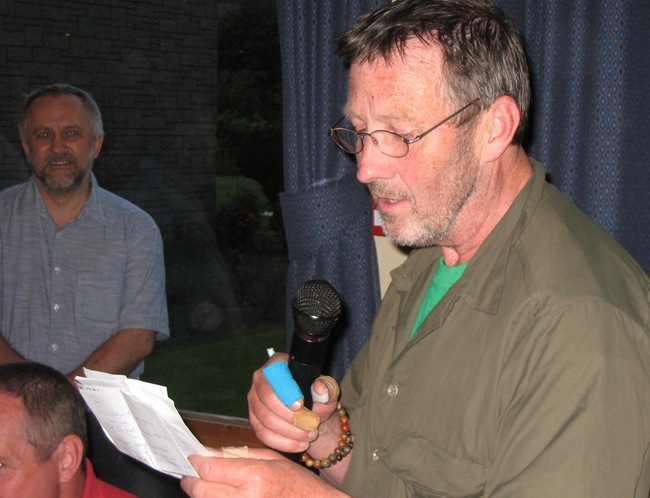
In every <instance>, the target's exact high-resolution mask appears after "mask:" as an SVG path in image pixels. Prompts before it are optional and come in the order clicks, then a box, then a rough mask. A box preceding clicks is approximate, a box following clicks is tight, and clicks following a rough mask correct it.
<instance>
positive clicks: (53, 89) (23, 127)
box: [18, 83, 104, 140]
mask: <svg viewBox="0 0 650 498" xmlns="http://www.w3.org/2000/svg"><path fill="white" fill-rule="evenodd" d="M46 95H50V96H52V97H58V96H59V95H74V96H76V97H79V99H81V102H82V103H83V105H84V107H85V108H86V110H87V111H88V114H89V115H90V122H91V123H92V126H93V132H94V134H95V137H100V136H102V135H104V124H103V122H102V113H101V111H100V110H99V106H98V105H97V102H95V99H93V97H92V95H90V94H89V93H88V92H86V91H85V90H82V89H81V88H77V87H76V86H72V85H69V84H67V83H54V84H52V85H46V86H42V87H40V88H37V89H36V90H34V91H32V92H31V93H29V94H28V95H26V96H25V98H24V100H23V105H22V108H21V110H20V115H19V116H18V133H19V134H20V138H21V140H25V133H26V131H27V115H28V113H29V108H30V107H31V105H32V104H33V103H34V101H36V100H37V99H39V98H41V97H45V96H46Z"/></svg>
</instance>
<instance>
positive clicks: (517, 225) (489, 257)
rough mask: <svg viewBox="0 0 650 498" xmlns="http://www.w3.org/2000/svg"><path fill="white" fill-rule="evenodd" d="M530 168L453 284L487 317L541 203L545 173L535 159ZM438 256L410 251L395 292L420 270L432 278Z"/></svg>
mask: <svg viewBox="0 0 650 498" xmlns="http://www.w3.org/2000/svg"><path fill="white" fill-rule="evenodd" d="M531 164H532V165H533V176H532V178H531V179H530V180H529V181H528V183H527V184H526V186H525V187H524V188H523V189H522V191H521V192H519V195H518V196H517V197H516V198H515V200H514V202H513V203H512V205H511V206H510V208H509V209H508V211H507V212H506V214H505V215H504V216H503V218H502V219H501V220H500V221H499V223H498V224H497V225H496V227H495V228H494V229H493V230H492V232H491V233H490V235H489V236H488V237H487V239H486V240H485V241H484V242H483V244H482V245H481V247H480V248H479V249H478V251H477V252H476V254H475V255H474V257H473V258H472V260H471V261H470V262H469V265H468V267H467V269H466V270H465V272H464V273H463V276H462V277H461V279H460V280H459V281H458V282H457V284H456V285H457V290H458V292H459V294H460V295H461V296H462V297H463V298H464V299H465V300H466V301H467V303H468V304H469V305H470V306H471V307H472V308H474V309H476V310H479V311H482V312H485V313H489V314H495V313H496V312H497V310H498V308H499V304H500V302H501V297H502V295H503V289H504V288H505V285H506V281H505V276H506V270H507V267H508V263H509V261H510V251H511V249H512V246H513V244H514V241H515V240H517V239H518V238H519V237H520V236H521V233H522V232H523V230H524V228H525V226H526V224H527V223H528V221H529V220H530V218H531V217H532V215H533V212H534V211H535V209H536V207H537V204H538V203H539V201H540V199H541V196H542V192H543V189H544V185H545V183H546V180H545V179H546V172H545V171H544V167H543V166H542V165H541V164H540V163H539V162H537V161H535V160H534V159H531ZM441 255H442V251H441V250H440V248H439V247H430V248H425V249H416V250H413V251H412V252H411V254H410V256H409V257H408V258H407V260H406V261H405V262H404V263H403V264H402V265H401V266H399V267H398V268H396V269H394V270H393V271H392V272H391V277H392V281H393V284H394V285H395V288H396V290H397V291H398V292H408V291H409V289H411V287H412V285H413V282H414V281H415V280H416V279H417V278H420V277H421V274H422V270H423V268H425V269H426V270H425V271H428V272H429V273H430V274H431V275H432V274H433V273H432V269H431V268H432V266H435V265H437V263H433V264H432V262H434V261H438V260H439V259H440V256H441Z"/></svg>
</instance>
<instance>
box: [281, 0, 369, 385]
mask: <svg viewBox="0 0 650 498" xmlns="http://www.w3.org/2000/svg"><path fill="white" fill-rule="evenodd" d="M380 3H381V2H375V4H374V5H373V4H372V3H371V2H360V1H338V0H337V1H331V2H330V1H324V2H314V1H312V0H278V2H277V8H278V22H279V29H280V46H281V50H282V79H283V102H284V104H283V106H284V117H283V127H284V162H285V166H284V185H285V191H284V192H283V193H282V194H281V196H280V201H281V206H282V216H283V219H284V225H285V230H286V234H287V244H288V248H289V271H288V276H287V300H288V302H287V346H288V344H289V341H290V339H291V335H292V333H293V320H292V317H291V310H290V307H291V300H292V298H293V296H294V295H295V293H296V290H297V289H298V287H299V286H300V285H301V284H302V283H303V282H305V281H307V280H312V279H325V280H327V281H329V282H330V283H331V284H332V286H333V287H334V288H335V289H336V290H337V291H338V293H339V295H340V296H341V300H342V301H343V308H344V316H343V319H342V323H341V326H340V327H339V328H338V330H336V331H335V332H334V333H333V334H332V336H331V339H330V341H331V344H330V348H329V349H330V354H329V361H328V365H327V368H326V370H327V371H328V372H329V373H330V375H332V376H334V377H335V378H336V379H338V380H340V379H341V377H342V376H343V374H344V373H345V369H346V368H347V365H348V364H349V363H350V361H351V360H352V358H354V356H355V355H356V353H357V351H358V350H359V348H360V347H361V346H362V345H363V343H364V342H365V341H366V339H367V338H368V335H369V333H370V327H371V325H372V320H373V317H374V315H375V312H376V310H377V306H378V303H379V297H380V290H379V278H378V270H377V257H376V254H375V248H374V244H373V240H372V231H371V226H372V205H371V199H370V196H369V194H368V192H367V189H366V188H365V187H364V186H363V185H361V184H360V183H359V182H358V181H357V180H356V178H355V173H356V170H355V167H354V163H353V162H352V161H351V159H350V158H349V157H347V156H346V155H345V154H344V153H343V152H342V151H340V150H338V148H337V147H336V146H335V145H334V143H333V142H332V141H331V139H330V138H329V137H328V136H327V130H328V128H329V126H331V125H332V124H333V123H334V122H335V121H336V120H337V119H338V117H339V116H340V114H341V110H342V107H343V105H344V104H345V101H346V98H347V85H346V74H345V70H344V68H343V65H342V64H341V61H340V60H338V58H337V57H336V56H335V55H334V40H335V38H336V37H337V36H338V35H339V34H341V33H342V32H343V31H344V30H345V28H346V27H347V26H348V25H349V24H350V23H351V22H352V20H353V19H354V18H356V17H357V16H358V15H360V14H361V13H363V12H365V11H368V10H371V9H373V8H375V7H377V6H378V5H380Z"/></svg>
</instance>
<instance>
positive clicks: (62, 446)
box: [0, 362, 130, 498]
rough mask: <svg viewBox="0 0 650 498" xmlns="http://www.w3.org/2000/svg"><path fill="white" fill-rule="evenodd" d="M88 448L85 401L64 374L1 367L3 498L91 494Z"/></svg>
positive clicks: (30, 366) (34, 366)
mask: <svg viewBox="0 0 650 498" xmlns="http://www.w3.org/2000/svg"><path fill="white" fill-rule="evenodd" d="M86 446H87V436H86V413H85V405H84V402H83V399H82V398H81V395H80V394H79V393H78V392H77V390H76V389H75V388H74V386H72V384H70V382H69V381H68V380H67V379H66V378H65V377H64V376H63V375H62V374H61V373H60V372H58V371H56V370H54V369H53V368H51V367H48V366H45V365H41V364H38V363H32V362H22V363H11V364H5V365H0V498H17V497H20V498H81V497H82V496H92V493H90V494H89V493H88V491H90V489H89V488H92V487H94V485H95V484H96V481H97V480H96V479H95V478H94V475H93V474H92V466H91V464H90V462H89V461H88V460H86V458H85V455H86ZM87 476H89V477H88V483H87V482H86V481H87ZM90 476H91V477H92V479H91V477H90ZM87 484H88V485H87ZM101 486H107V485H106V483H101ZM116 491H118V494H119V493H120V492H119V490H116ZM119 496H130V495H122V494H119Z"/></svg>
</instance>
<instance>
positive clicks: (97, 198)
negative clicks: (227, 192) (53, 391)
mask: <svg viewBox="0 0 650 498" xmlns="http://www.w3.org/2000/svg"><path fill="white" fill-rule="evenodd" d="M91 182H92V190H91V194H90V197H89V198H88V201H87V202H86V204H85V205H84V207H83V208H82V210H81V212H80V214H79V216H77V217H76V218H75V219H74V220H72V221H70V222H69V223H67V224H66V225H65V226H64V227H63V228H58V227H57V226H56V224H55V223H54V221H53V220H52V218H51V217H50V215H49V214H48V212H47V210H46V208H45V204H44V203H43V199H42V197H41V195H40V192H39V191H38V187H37V185H36V180H35V179H34V178H33V177H32V178H31V179H30V180H29V181H28V182H27V183H23V184H20V185H16V186H14V187H10V188H8V189H5V190H4V191H2V192H0V282H1V288H0V306H1V308H0V333H1V334H2V336H3V337H4V338H5V340H7V342H8V343H9V344H10V345H11V347H13V348H14V349H15V350H16V351H17V352H18V353H19V354H21V355H22V356H23V357H25V358H27V359H29V360H33V361H38V362H41V363H45V364H47V365H50V366H52V367H53V368H55V369H57V370H59V371H61V372H62V373H64V374H67V373H69V372H70V371H72V370H74V369H75V368H77V367H78V366H79V365H81V364H82V363H83V362H84V360H85V359H86V358H87V357H88V356H89V355H90V354H91V353H92V352H93V351H95V350H96V349H97V348H98V347H99V346H101V345H102V344H103V343H104V342H106V340H108V339H109V338H110V337H111V336H113V335H114V334H115V333H117V332H118V331H120V330H124V329H127V328H142V329H149V330H155V331H157V336H158V338H159V339H162V338H166V337H168V336H169V324H168V319H167V304H166V298H165V270H164V260H163V246H162V239H161V236H160V231H159V230H158V227H157V226H156V224H155V222H154V220H153V219H152V218H151V216H149V215H148V214H147V213H145V212H144V211H143V210H141V209H140V208H138V207H136V206H134V205H133V204H131V203H130V202H128V201H126V200H124V199H122V198H120V197H118V196H116V195H114V194H112V193H110V192H108V191H107V190H105V189H103V188H101V187H99V186H98V185H97V180H96V179H95V177H94V175H93V176H92V179H91ZM142 370H143V364H142V363H141V364H140V365H138V366H137V367H136V369H135V370H134V371H133V372H132V373H131V375H130V376H132V377H137V376H138V375H139V374H140V373H141V372H142Z"/></svg>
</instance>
